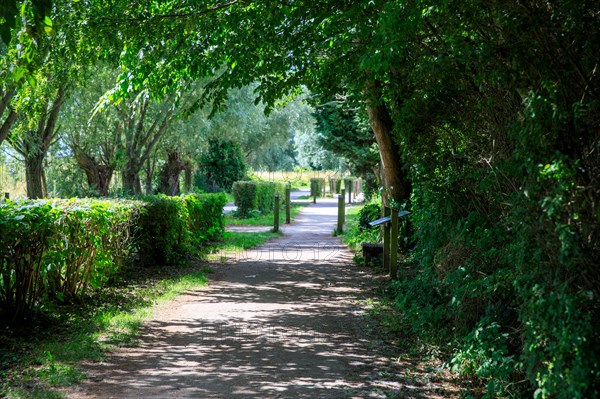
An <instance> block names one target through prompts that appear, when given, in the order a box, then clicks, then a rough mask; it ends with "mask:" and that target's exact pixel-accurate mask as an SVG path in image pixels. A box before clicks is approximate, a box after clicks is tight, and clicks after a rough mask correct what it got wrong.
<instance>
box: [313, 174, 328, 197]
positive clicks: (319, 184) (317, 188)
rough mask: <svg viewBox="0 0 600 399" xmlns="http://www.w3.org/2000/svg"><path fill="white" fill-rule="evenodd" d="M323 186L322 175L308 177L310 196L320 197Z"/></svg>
mask: <svg viewBox="0 0 600 399" xmlns="http://www.w3.org/2000/svg"><path fill="white" fill-rule="evenodd" d="M324 187H325V179H324V178H322V177H311V178H310V196H311V197H321V196H323V188H324Z"/></svg>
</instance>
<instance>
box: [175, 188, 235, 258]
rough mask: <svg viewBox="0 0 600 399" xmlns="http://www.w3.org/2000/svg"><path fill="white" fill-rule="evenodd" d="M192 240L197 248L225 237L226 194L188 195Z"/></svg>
mask: <svg viewBox="0 0 600 399" xmlns="http://www.w3.org/2000/svg"><path fill="white" fill-rule="evenodd" d="M184 198H185V203H186V206H187V208H188V214H189V230H190V232H191V240H192V243H193V244H194V246H195V247H196V248H199V247H201V246H202V245H203V244H205V243H206V242H209V241H213V240H215V239H217V238H219V237H221V236H222V235H223V228H224V225H223V207H224V206H225V204H226V203H227V199H226V197H225V195H224V194H222V193H221V194H194V195H186V196H185V197H184Z"/></svg>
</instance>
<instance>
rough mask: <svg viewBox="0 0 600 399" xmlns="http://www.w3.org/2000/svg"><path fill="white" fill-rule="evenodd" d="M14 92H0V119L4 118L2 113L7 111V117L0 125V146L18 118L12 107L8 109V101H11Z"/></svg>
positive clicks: (12, 90)
mask: <svg viewBox="0 0 600 399" xmlns="http://www.w3.org/2000/svg"><path fill="white" fill-rule="evenodd" d="M15 91H16V90H15V89H9V90H7V91H2V93H1V94H2V96H1V99H0V117H3V116H4V111H6V110H8V115H7V116H6V118H5V119H4V121H3V122H2V124H1V125H0V144H2V142H3V141H4V139H6V137H8V133H9V132H10V128H11V127H12V125H13V123H14V122H15V120H16V119H17V116H18V115H17V113H16V112H15V110H14V109H13V108H12V107H10V101H11V100H12V98H13V95H14V94H15Z"/></svg>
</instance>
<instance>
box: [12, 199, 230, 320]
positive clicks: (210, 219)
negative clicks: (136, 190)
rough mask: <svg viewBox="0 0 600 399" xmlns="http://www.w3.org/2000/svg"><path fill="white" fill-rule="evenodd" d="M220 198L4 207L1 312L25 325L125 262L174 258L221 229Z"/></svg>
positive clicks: (21, 203)
mask: <svg viewBox="0 0 600 399" xmlns="http://www.w3.org/2000/svg"><path fill="white" fill-rule="evenodd" d="M225 201H226V200H225V197H224V196H223V195H222V194H219V195H188V196H185V197H164V196H158V197H147V198H145V200H144V201H99V200H82V199H77V200H53V201H44V200H41V201H16V202H13V201H7V202H6V203H2V204H0V313H1V316H2V320H4V321H6V322H8V323H19V322H23V321H25V320H27V319H29V318H30V317H32V316H33V314H34V312H35V310H36V309H38V308H39V307H40V306H41V305H42V304H43V303H44V302H45V301H47V300H49V299H56V300H60V301H72V300H74V299H76V298H79V297H81V296H83V295H84V294H85V291H86V290H87V289H89V288H99V287H101V286H102V285H103V284H104V283H106V281H107V280H108V279H109V278H110V277H111V276H113V275H114V274H115V273H116V272H118V270H119V269H121V268H122V267H123V266H124V265H125V264H128V263H133V261H134V260H135V259H136V255H137V259H138V260H139V261H141V262H144V263H146V264H157V263H158V264H162V263H169V262H175V261H178V260H180V259H181V258H182V256H183V255H184V254H185V253H187V252H190V251H195V250H198V249H199V248H201V246H202V244H204V243H205V242H207V241H210V240H212V239H214V238H216V237H217V236H219V235H220V234H221V233H222V231H223V215H222V212H223V205H225Z"/></svg>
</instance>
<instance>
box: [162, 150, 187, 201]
mask: <svg viewBox="0 0 600 399" xmlns="http://www.w3.org/2000/svg"><path fill="white" fill-rule="evenodd" d="M182 171H183V161H182V160H181V154H180V153H179V151H169V153H168V154H167V162H166V163H165V166H164V167H163V170H162V171H161V173H160V187H159V189H158V191H159V192H161V193H164V194H166V195H170V196H174V195H177V194H179V176H180V175H181V172H182Z"/></svg>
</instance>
